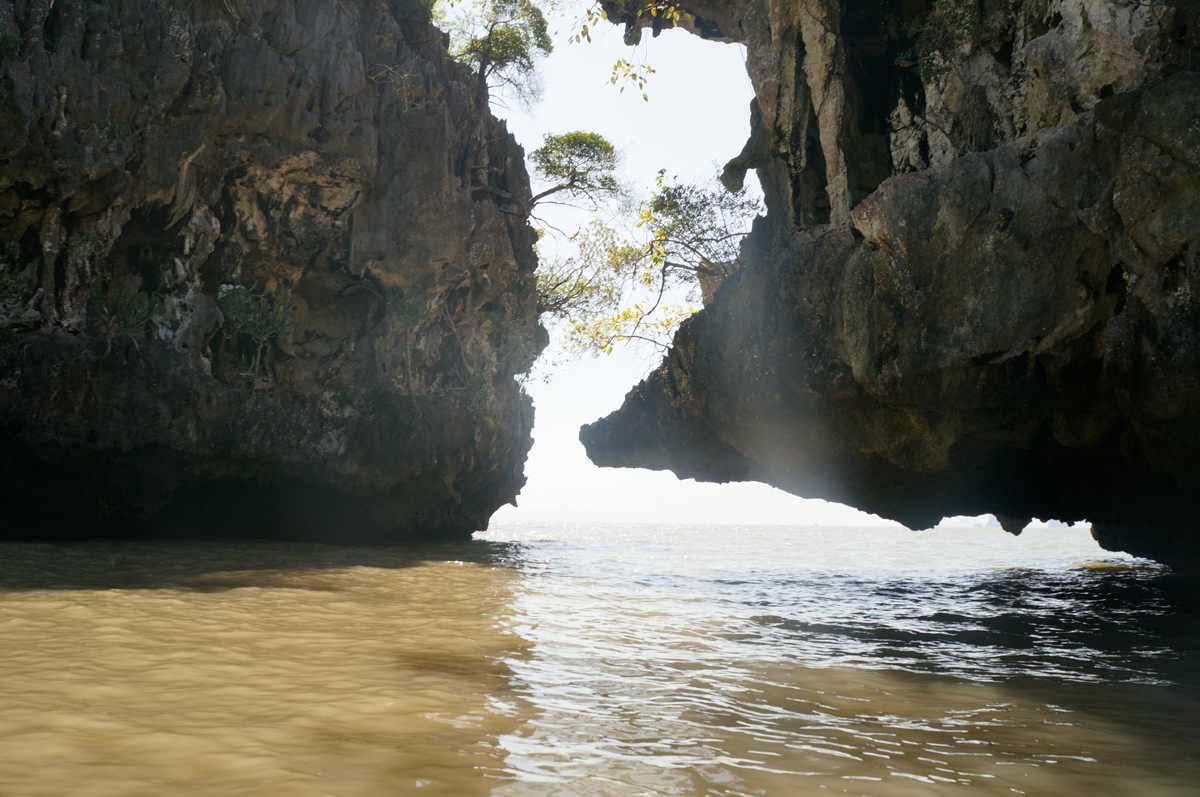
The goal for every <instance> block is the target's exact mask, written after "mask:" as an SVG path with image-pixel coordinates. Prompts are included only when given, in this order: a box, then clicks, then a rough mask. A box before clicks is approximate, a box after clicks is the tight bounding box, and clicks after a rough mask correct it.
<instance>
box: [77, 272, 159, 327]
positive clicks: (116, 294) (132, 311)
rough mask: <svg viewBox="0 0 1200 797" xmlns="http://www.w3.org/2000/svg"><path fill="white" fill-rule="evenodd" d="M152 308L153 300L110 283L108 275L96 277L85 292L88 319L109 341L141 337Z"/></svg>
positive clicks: (102, 274) (124, 286) (111, 280)
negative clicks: (86, 293) (109, 338)
mask: <svg viewBox="0 0 1200 797" xmlns="http://www.w3.org/2000/svg"><path fill="white" fill-rule="evenodd" d="M155 307H156V302H155V301H154V297H153V296H151V295H149V294H146V293H142V292H141V291H136V290H133V289H131V288H130V287H129V286H128V285H127V284H126V283H125V282H124V281H118V280H113V279H112V275H111V274H109V273H108V272H107V271H102V272H100V273H99V274H97V275H96V278H95V279H94V280H93V281H92V286H91V289H90V290H89V291H88V318H89V320H90V321H92V322H93V323H94V324H95V325H96V326H97V327H99V329H100V331H101V332H103V333H104V334H105V335H107V336H108V337H111V338H135V337H138V336H140V335H142V334H143V333H144V332H145V331H146V324H147V323H148V322H149V321H150V316H151V315H153V314H154V310H155Z"/></svg>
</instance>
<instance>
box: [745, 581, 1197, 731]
mask: <svg viewBox="0 0 1200 797" xmlns="http://www.w3.org/2000/svg"><path fill="white" fill-rule="evenodd" d="M811 586H812V585H810V587H811ZM820 591H821V593H822V594H824V595H826V596H830V598H831V599H830V601H829V602H828V603H826V604H825V605H824V606H823V607H822V613H823V614H826V615H827V616H826V618H825V619H823V620H817V619H815V618H811V617H803V616H799V615H801V614H803V613H805V612H803V608H804V607H803V605H802V603H799V602H797V603H794V604H792V605H791V606H790V607H787V606H785V605H780V606H778V607H777V608H778V609H782V610H784V611H778V612H777V613H773V614H771V615H758V616H756V617H754V618H753V619H754V621H755V622H756V623H759V624H761V625H763V626H765V627H766V628H768V629H769V631H767V632H766V633H765V634H764V635H763V637H762V638H760V639H747V640H745V641H748V642H752V643H758V642H765V643H767V644H770V645H773V646H785V645H791V646H792V648H793V651H794V655H795V656H796V657H797V658H801V659H808V658H810V657H811V658H812V659H813V660H814V661H816V660H823V661H826V662H828V661H839V662H841V663H844V664H848V665H850V666H858V667H865V668H870V669H877V670H878V669H886V670H890V671H892V672H893V673H896V674H897V675H899V676H900V677H905V678H914V679H916V681H917V682H924V681H927V680H928V679H930V678H933V679H934V680H938V679H946V678H950V679H952V680H954V681H969V682H974V683H979V682H987V683H990V684H992V685H994V686H995V687H997V688H999V689H1000V690H1001V691H1002V692H1004V693H1007V694H1010V695H1012V696H1013V698H1014V699H1018V700H1021V701H1030V700H1033V701H1035V702H1043V703H1045V704H1046V705H1051V706H1059V707H1061V708H1063V709H1067V710H1070V711H1076V712H1082V713H1083V714H1086V715H1088V716H1092V717H1097V718H1102V719H1105V720H1110V721H1112V722H1116V723H1120V725H1121V726H1122V727H1125V728H1126V729H1127V730H1129V731H1131V732H1136V733H1140V734H1142V735H1145V736H1147V737H1154V738H1156V739H1159V740H1160V742H1161V743H1162V744H1168V743H1169V744H1171V745H1176V746H1179V745H1182V746H1185V747H1189V748H1191V749H1193V750H1194V749H1195V747H1196V746H1197V745H1198V744H1200V671H1198V670H1197V667H1196V663H1197V661H1200V600H1198V599H1197V585H1196V583H1195V582H1194V581H1190V580H1187V579H1183V578H1180V577H1178V576H1175V575H1173V574H1171V573H1170V571H1168V570H1166V569H1165V568H1161V567H1157V566H1152V565H1147V566H1138V565H1135V566H1126V567H1087V566H1083V567H1076V568H1069V569H1061V570H1038V569H1026V568H1013V569H1008V570H1003V571H992V572H986V573H980V574H976V575H973V576H970V577H966V578H963V577H961V576H960V577H958V578H955V579H952V580H951V579H941V578H937V577H934V576H932V574H921V576H912V577H906V576H898V575H897V574H888V576H887V577H886V578H885V580H883V581H881V582H875V581H869V580H863V579H861V577H858V576H849V575H842V576H838V575H834V574H830V575H829V577H828V580H827V582H826V583H825V584H824V585H822V587H821V588H820ZM787 608H791V609H792V612H791V616H788V614H789V613H788V612H787V611H786V609H787ZM797 610H799V611H797Z"/></svg>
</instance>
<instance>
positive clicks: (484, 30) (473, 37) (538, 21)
mask: <svg viewBox="0 0 1200 797" xmlns="http://www.w3.org/2000/svg"><path fill="white" fill-rule="evenodd" d="M446 6H447V8H449V9H453V11H454V13H452V14H450V15H447V16H445V17H444V20H445V21H446V22H447V24H448V27H449V29H450V36H451V54H452V55H453V56H454V57H455V58H456V59H458V60H460V61H462V62H463V63H466V64H468V65H470V66H471V68H472V69H474V70H475V73H476V75H478V76H479V78H480V80H481V81H482V82H483V83H485V84H486V85H487V87H489V88H491V89H493V90H496V89H499V90H501V91H502V92H506V93H508V94H509V95H511V96H513V97H515V98H516V99H517V100H518V101H519V102H521V103H523V104H525V105H529V104H532V103H533V102H534V101H536V100H537V98H538V97H539V96H540V93H541V83H540V81H539V80H538V75H537V66H538V61H540V60H541V59H542V58H544V57H546V56H548V55H549V54H550V53H551V52H553V50H554V43H553V42H552V41H551V39H550V33H549V30H548V28H547V25H546V17H545V16H544V15H543V14H542V11H541V9H540V8H538V6H536V5H534V4H533V3H532V2H530V0H470V1H469V2H464V1H463V0H460V1H459V2H449V3H447V4H446Z"/></svg>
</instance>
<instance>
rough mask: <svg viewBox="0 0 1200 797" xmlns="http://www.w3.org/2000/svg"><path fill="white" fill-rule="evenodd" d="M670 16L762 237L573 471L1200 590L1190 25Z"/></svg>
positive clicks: (1053, 4)
mask: <svg viewBox="0 0 1200 797" xmlns="http://www.w3.org/2000/svg"><path fill="white" fill-rule="evenodd" d="M685 5H686V6H687V7H688V8H689V9H690V10H693V11H694V12H695V14H696V18H695V20H694V21H693V22H690V23H689V27H691V29H692V30H693V31H694V32H696V33H698V34H700V35H705V36H709V37H711V38H716V39H726V40H738V41H743V42H745V43H746V44H747V47H748V50H749V55H748V68H749V70H750V74H751V78H752V80H753V82H754V86H755V91H756V100H755V104H754V108H753V109H752V120H753V121H752V124H753V132H752V135H751V138H750V141H749V143H748V144H747V146H746V148H745V150H744V151H743V152H742V153H741V155H739V156H738V157H737V158H735V159H734V160H733V161H731V163H730V164H729V166H728V167H727V170H726V174H725V179H726V181H727V183H729V184H731V185H736V184H738V183H740V182H741V180H742V179H743V177H744V175H745V172H746V170H747V169H748V168H755V169H757V170H758V175H759V177H760V179H761V180H762V183H763V187H764V191H765V193H766V197H767V202H768V208H769V213H768V216H767V218H765V219H760V220H759V222H758V224H757V225H756V228H755V232H754V234H753V235H752V236H751V237H750V238H749V239H747V242H746V245H745V247H744V250H743V255H744V259H745V261H746V263H745V268H744V269H743V270H742V271H740V272H739V273H738V274H737V275H736V276H735V277H733V278H731V279H730V280H729V281H728V282H726V284H725V285H724V286H722V288H721V289H720V290H719V291H718V292H717V294H716V296H715V298H714V301H713V302H712V303H711V304H709V306H708V307H706V309H705V310H704V311H702V312H701V313H700V314H698V315H697V316H695V317H694V318H692V319H690V320H689V321H688V322H685V324H684V325H683V328H682V329H681V330H680V332H679V334H678V336H677V337H676V340H675V345H674V347H673V349H672V350H671V352H670V353H669V355H668V356H667V358H666V360H665V361H664V363H663V365H662V366H661V367H660V368H659V369H658V370H657V371H656V372H654V373H653V374H652V375H651V376H650V377H649V378H648V379H647V380H646V381H645V382H643V383H642V384H641V385H639V386H638V387H637V388H635V389H634V390H633V391H632V392H631V393H630V394H629V396H628V397H627V398H626V401H625V404H624V406H623V407H622V408H621V409H620V410H619V411H617V412H616V413H614V414H612V415H610V416H609V417H607V418H605V419H602V420H600V421H598V422H596V423H595V424H591V425H590V426H586V427H584V429H583V431H582V433H581V438H582V440H583V441H584V444H585V446H586V447H587V448H588V453H589V455H590V456H591V457H592V459H593V460H594V461H596V462H597V463H598V464H602V465H612V466H624V467H649V468H658V469H671V470H674V471H675V472H676V473H677V474H679V475H680V476H683V477H691V478H697V479H705V480H712V481H729V480H758V481H764V482H768V483H770V484H774V485H776V486H778V487H781V488H783V489H786V490H789V491H791V492H794V493H796V494H799V495H804V496H809V497H821V498H827V499H831V500H836V501H841V502H843V503H847V504H850V505H852V506H856V507H859V508H861V509H864V510H867V511H869V512H874V513H877V514H880V515H882V516H885V517H889V518H894V519H896V520H899V521H901V522H903V523H904V524H906V525H908V526H910V527H913V528H922V527H928V526H931V525H934V524H935V523H937V522H938V521H939V520H940V519H941V518H942V517H945V516H952V515H959V514H967V515H974V514H981V513H986V512H991V513H995V514H996V515H997V516H998V517H1000V519H1001V521H1002V523H1003V524H1004V526H1005V528H1007V529H1008V530H1010V531H1013V532H1018V533H1019V532H1020V530H1021V529H1022V528H1023V527H1024V526H1025V525H1026V524H1027V523H1028V522H1029V520H1030V519H1031V518H1033V517H1038V518H1043V519H1048V518H1057V519H1060V520H1068V521H1074V520H1081V519H1087V520H1090V521H1092V523H1093V534H1094V536H1095V537H1096V539H1097V540H1098V541H1099V542H1100V543H1101V544H1102V545H1104V546H1105V547H1108V548H1110V549H1113V550H1124V551H1128V552H1131V553H1134V554H1138V555H1142V556H1148V557H1151V558H1155V559H1158V560H1160V561H1164V562H1168V563H1171V564H1173V565H1175V566H1177V567H1180V568H1183V569H1193V570H1195V569H1200V533H1198V531H1197V521H1196V518H1197V517H1200V466H1198V465H1197V456H1196V455H1197V452H1200V309H1198V306H1197V300H1196V298H1195V296H1196V293H1197V292H1200V73H1197V72H1194V71H1189V69H1190V68H1192V67H1193V60H1194V61H1195V64H1196V65H1200V50H1198V48H1197V44H1198V43H1200V38H1198V36H1197V32H1196V29H1195V27H1194V26H1195V24H1196V22H1197V21H1198V19H1197V14H1196V13H1195V11H1196V10H1195V8H1194V7H1192V6H1190V5H1188V4H1170V3H1165V4H1158V5H1154V6H1151V5H1147V4H1127V3H1121V2H1110V1H1109V0H1061V1H1060V0H1048V1H1047V0H1043V1H1041V2H1033V1H1032V0H1031V1H1026V2H1016V1H1015V0H1014V2H1000V1H997V2H992V0H989V2H985V3H983V4H980V5H979V6H978V7H977V8H978V9H979V13H978V14H977V15H976V16H974V17H971V18H968V19H966V20H965V21H963V20H958V21H955V20H954V19H952V20H951V21H950V22H946V21H945V20H942V21H941V22H938V21H937V20H938V19H939V18H938V17H937V12H938V7H937V6H936V5H933V6H930V7H928V8H926V7H925V4H923V3H920V2H918V3H900V2H895V3H893V2H888V0H870V1H869V2H868V0H858V1H857V2H856V1H855V0H848V2H846V3H844V4H842V3H838V2H836V0H792V2H770V3H766V2H763V3H737V4H734V3H727V2H716V1H714V2H708V3H705V2H692V3H687V4H685ZM619 12H620V9H618V8H616V7H610V15H611V16H613V17H615V18H618V19H620V18H621V17H620V13H619ZM646 19H647V18H646V17H644V16H643V17H641V18H634V17H632V16H629V15H627V16H625V17H624V20H625V21H626V23H627V24H629V25H630V26H631V28H634V29H636V28H637V27H638V26H643V25H645V24H647V22H646ZM813 20H817V21H820V20H834V22H833V23H822V24H823V25H824V28H823V32H821V33H820V34H819V35H818V34H816V33H814V32H813V31H811V30H808V27H810V26H811V25H812V24H813ZM935 23H936V24H937V25H943V26H944V27H948V28H949V29H948V30H942V29H939V30H935V31H934V32H933V33H936V34H937V36H932V34H931V35H930V36H929V37H926V38H925V39H921V38H920V37H921V34H922V30H924V31H926V32H928V31H929V28H930V26H931V25H934V24H935ZM954 25H961V26H962V28H961V30H960V29H955V28H954ZM922 26H924V27H922ZM831 36H832V37H833V38H834V39H836V40H837V41H836V44H830V43H829V41H828V38H829V37H831ZM930 41H934V42H936V43H938V46H937V47H934V46H932V45H930V43H929V42H930ZM831 76H833V77H835V78H836V79H837V80H838V81H840V84H841V91H840V96H841V98H842V99H841V100H838V94H839V92H838V91H837V90H836V89H831V88H830V86H829V82H830V80H831ZM842 164H844V166H843V165H842Z"/></svg>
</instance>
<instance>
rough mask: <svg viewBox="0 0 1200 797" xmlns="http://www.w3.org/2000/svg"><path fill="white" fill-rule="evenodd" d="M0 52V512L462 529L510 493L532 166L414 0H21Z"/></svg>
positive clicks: (531, 262)
mask: <svg viewBox="0 0 1200 797" xmlns="http://www.w3.org/2000/svg"><path fill="white" fill-rule="evenodd" d="M0 69H2V77H0V250H2V251H0V254H2V255H3V257H4V260H3V261H2V262H3V266H4V270H3V271H0V288H2V289H3V292H2V293H0V335H2V336H3V338H2V339H0V493H2V495H0V529H2V531H0V534H2V535H3V536H21V537H30V538H37V539H42V538H49V537H54V536H63V535H73V534H124V533H145V534H160V535H171V534H193V533H200V532H214V531H215V532H218V533H229V534H233V535H252V536H268V537H271V536H274V537H286V538H292V539H309V540H327V541H340V542H382V541H395V540H403V539H412V538H418V537H420V538H435V539H445V538H462V537H466V536H469V535H470V534H471V532H472V531H475V530H477V529H483V528H486V526H487V520H488V518H489V516H490V515H491V514H492V512H493V511H495V509H497V508H498V507H499V506H501V505H502V504H504V503H506V502H508V501H511V500H512V499H513V497H514V496H515V495H516V493H517V492H518V490H519V489H520V488H521V486H522V485H523V483H524V476H523V472H522V470H523V464H524V460H525V456H526V453H527V452H528V449H529V446H530V444H531V440H530V437H529V433H530V429H531V426H532V421H533V410H532V404H531V402H530V401H529V399H528V397H527V396H526V395H525V394H524V392H523V391H522V389H521V387H520V385H519V384H518V381H517V379H516V378H515V376H517V375H519V374H520V373H521V372H523V371H525V370H527V369H528V366H529V365H530V364H531V362H532V359H533V358H534V357H535V356H536V354H537V351H538V350H539V348H540V346H541V345H543V344H542V338H543V337H544V331H542V330H540V328H539V327H538V326H537V319H536V295H535V280H534V277H533V271H534V268H535V267H536V257H535V254H534V251H533V244H534V242H535V240H536V237H535V233H534V231H533V230H532V229H531V228H529V226H528V225H527V224H526V222H525V220H524V218H523V217H521V216H520V215H514V214H512V213H507V212H505V208H504V207H502V206H500V205H498V204H497V203H496V201H495V200H494V199H493V197H494V196H497V195H501V194H508V195H513V196H516V197H518V198H520V197H528V196H529V185H528V178H527V175H526V173H525V168H524V165H523V153H522V151H521V149H520V147H518V146H517V145H516V143H515V142H514V141H513V139H512V138H511V137H510V136H509V135H508V134H507V132H506V130H505V129H504V126H503V124H502V123H500V122H498V121H496V120H495V119H494V118H492V117H491V115H490V113H488V111H487V108H486V107H481V106H480V105H479V103H478V102H477V97H476V82H475V80H474V76H473V75H472V74H471V72H470V70H468V69H467V68H466V67H464V66H462V65H459V64H457V63H455V62H454V61H452V60H451V59H450V58H449V57H448V55H447V53H446V40H445V38H444V36H443V35H442V34H441V33H440V32H439V31H438V30H437V29H436V28H434V27H432V26H431V25H430V24H429V22H428V7H427V5H426V4H424V3H422V2H421V1H420V0H390V1H389V2H370V3H369V2H364V0H296V2H287V3H275V2H266V1H265V0H189V1H186V2H185V0H172V1H171V2H168V1H167V0H114V1H113V2H105V3H97V2H83V0H52V1H49V2H48V1H47V0H17V2H15V3H5V4H2V5H0ZM470 130H480V131H482V132H481V136H482V138H481V140H480V141H479V142H477V143H476V144H475V145H473V147H472V148H471V149H472V150H473V152H474V156H473V158H472V160H471V162H470V163H463V162H461V159H462V153H463V152H464V151H465V150H466V149H467V148H466V147H465V143H466V142H465V141H464V140H463V138H464V135H465V132H464V131H470ZM481 189H482V190H481ZM239 286H240V287H239ZM247 293H248V294H249V295H253V296H256V297H258V298H256V299H253V300H252V302H251V306H250V311H253V310H255V308H257V311H258V313H259V321H266V322H275V324H276V328H275V330H274V332H273V334H272V333H266V334H263V333H260V334H259V337H258V338H255V337H254V335H252V334H250V332H248V331H247V330H248V329H249V328H250V327H249V326H247V324H249V325H251V326H252V324H253V321H254V319H253V318H250V317H249V315H252V314H253V313H250V314H249V315H248V311H247V308H246V307H245V306H243V307H242V308H241V309H240V310H239V309H237V307H236V306H235V303H234V302H233V299H235V298H237V297H238V296H239V295H240V296H242V297H243V298H245V296H246V295H247Z"/></svg>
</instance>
